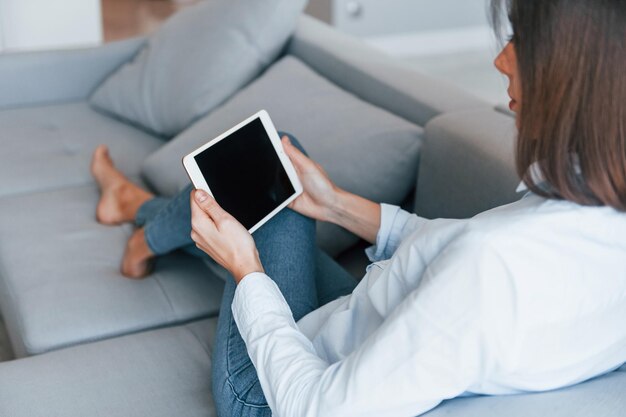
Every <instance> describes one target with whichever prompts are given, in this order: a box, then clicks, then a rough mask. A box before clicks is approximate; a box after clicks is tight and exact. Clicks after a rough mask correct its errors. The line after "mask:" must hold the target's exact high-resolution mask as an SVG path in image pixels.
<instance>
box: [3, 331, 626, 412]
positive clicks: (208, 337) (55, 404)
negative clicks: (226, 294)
mask: <svg viewBox="0 0 626 417" xmlns="http://www.w3.org/2000/svg"><path fill="white" fill-rule="evenodd" d="M215 329H216V320H215V319H211V320H205V321H200V322H195V323H191V324H188V325H186V326H180V327H174V328H167V329H161V330H156V331H150V332H144V333H139V334H134V335H129V336H124V337H120V338H116V339H111V340H106V341H101V342H97V343H91V344H87V345H83V346H76V347H72V348H69V349H64V350H61V351H57V352H52V353H47V354H43V355H39V356H35V357H31V358H26V359H21V360H17V361H14V362H8V363H3V364H0V410H1V411H2V415H7V416H10V417H40V416H41V417H44V416H45V417H51V416H59V417H61V416H62V417H83V416H93V417H98V416H102V417H126V416H137V417H143V416H145V417H148V416H149V417H161V416H163V417H166V416H167V417H169V416H189V417H195V416H198V417H199V416H205V417H209V416H214V415H215V408H214V405H213V401H212V399H211V384H210V382H211V378H210V372H211V371H210V369H211V361H210V351H211V348H212V346H213V340H214V336H215ZM625 390H626V372H625V371H624V370H623V368H622V370H621V371H616V372H613V373H611V374H608V375H605V376H602V377H600V378H596V379H593V380H591V381H587V382H585V383H582V384H579V385H576V386H573V387H570V388H565V389H561V390H557V391H551V392H545V393H535V394H524V395H511V396H497V397H470V398H458V399H454V400H450V401H445V402H444V403H442V404H441V405H440V406H439V407H437V408H435V409H434V410H432V411H431V412H429V413H426V414H425V415H424V416H427V417H443V416H447V417H528V416H550V417H589V416H601V417H621V416H623V411H624V410H625V409H626V396H624V395H623V392H624V391H625Z"/></svg>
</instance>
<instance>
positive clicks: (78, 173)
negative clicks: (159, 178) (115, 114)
mask: <svg viewBox="0 0 626 417" xmlns="http://www.w3.org/2000/svg"><path fill="white" fill-rule="evenodd" d="M0 143H2V152H0V178H2V187H0V197H2V196H6V195H9V194H15V193H25V192H30V191H38V190H46V189H52V188H61V187H66V186H71V185H83V184H89V183H92V182H93V180H92V178H91V174H90V173H89V163H90V160H91V154H92V152H93V150H94V149H95V148H96V146H97V145H98V144H100V143H104V144H107V145H109V147H110V148H111V155H112V157H113V159H114V160H115V163H116V164H117V166H118V167H119V168H120V169H121V170H122V171H123V172H124V173H126V174H127V175H129V176H130V177H133V178H136V177H138V176H139V175H138V174H139V168H140V164H141V161H142V160H143V159H144V158H145V157H146V155H148V154H150V153H151V152H153V151H154V150H155V149H157V148H158V147H159V146H161V145H162V144H163V142H162V141H161V140H159V139H156V138H154V137H153V136H150V135H148V134H146V133H145V132H142V131H140V130H138V129H135V128H133V127H131V126H128V125H126V124H123V123H119V122H117V121H115V120H114V119H111V118H110V117H107V116H104V115H102V114H99V113H97V112H95V111H93V110H92V109H91V108H90V107H89V105H88V104H87V103H85V102H76V103H67V104H58V105H51V106H43V107H30V108H17V109H12V110H0Z"/></svg>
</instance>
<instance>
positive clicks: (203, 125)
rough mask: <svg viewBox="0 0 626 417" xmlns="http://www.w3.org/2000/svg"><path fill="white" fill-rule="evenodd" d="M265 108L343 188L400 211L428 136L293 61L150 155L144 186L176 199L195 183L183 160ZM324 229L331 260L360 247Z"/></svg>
mask: <svg viewBox="0 0 626 417" xmlns="http://www.w3.org/2000/svg"><path fill="white" fill-rule="evenodd" d="M262 108H265V109H266V110H268V112H269V114H270V116H271V117H272V120H273V121H274V123H275V125H276V126H277V129H279V130H284V131H287V132H289V133H292V134H294V135H295V136H296V137H297V138H298V140H299V141H300V142H301V143H302V145H303V146H304V148H305V149H306V150H307V152H308V153H309V155H310V156H311V157H312V158H313V159H314V160H316V161H318V162H319V163H320V164H321V165H322V166H323V167H324V168H325V169H326V171H327V172H328V174H329V175H330V177H331V178H332V179H333V180H334V181H335V182H336V183H337V184H338V185H339V186H340V187H343V188H345V189H347V190H350V191H352V192H355V193H357V194H359V195H362V196H364V197H367V198H370V199H372V200H375V201H386V202H389V203H396V204H399V203H400V202H402V200H403V199H404V197H405V196H406V195H407V194H408V193H409V191H410V190H411V189H412V187H413V184H414V181H415V172H416V170H417V157H418V152H419V147H420V143H421V140H420V139H421V134H422V129H421V128H419V127H418V126H415V125H413V124H411V123H408V122H407V121H405V120H403V119H400V118H399V117H397V116H394V115H393V114H391V113H389V112H387V111H385V110H383V109H380V108H376V107H374V106H372V105H371V104H369V103H366V102H364V101H362V100H359V99H358V98H356V97H354V96H353V95H352V94H349V93H347V92H345V91H343V90H341V89H340V88H338V87H336V86H335V85H333V84H332V83H331V82H329V81H328V80H326V79H324V78H322V77H320V76H319V75H318V74H316V73H315V72H314V71H312V70H311V69H310V68H308V67H307V66H306V65H304V64H303V63H302V62H301V61H299V60H298V59H296V58H294V57H291V56H287V57H285V58H283V59H282V60H281V61H279V62H278V63H276V64H275V65H274V66H273V67H272V68H271V69H269V70H268V71H267V72H266V73H265V74H264V75H263V76H262V77H260V78H259V79H258V80H256V81H255V82H254V83H252V84H251V85H250V86H248V87H247V88H246V89H244V90H242V91H241V92H240V93H238V94H237V95H236V96H235V97H233V98H232V99H231V100H230V101H229V102H228V103H226V104H225V105H224V106H222V107H221V108H219V109H218V110H216V111H215V112H213V113H211V114H210V115H209V116H207V117H205V118H204V119H202V120H201V121H199V122H198V123H197V124H195V125H194V126H192V127H191V128H189V129H188V130H186V131H185V132H183V133H182V134H181V135H179V136H178V137H177V138H175V139H174V140H172V141H171V142H169V143H168V144H167V145H165V146H163V147H162V148H161V149H159V150H158V151H156V152H155V153H154V154H153V155H151V156H150V157H149V158H148V159H147V160H146V162H145V164H144V169H143V172H144V174H145V177H146V179H147V180H148V181H149V182H150V184H152V185H153V186H154V187H155V188H156V189H157V190H159V191H160V192H161V193H164V194H173V193H175V192H176V191H177V190H179V189H180V188H182V187H184V186H185V185H187V184H188V183H189V179H188V177H187V175H186V174H185V171H184V169H183V167H182V164H181V162H180V161H181V159H182V157H183V156H184V155H186V154H187V153H189V152H191V151H192V150H194V149H195V148H197V147H198V146H200V145H203V144H204V143H206V142H207V141H208V140H209V139H212V138H214V137H215V136H217V135H219V134H220V133H222V132H224V131H226V130H227V129H229V128H231V127H232V126H234V125H236V124H237V123H239V122H240V121H241V120H243V119H245V118H246V117H248V116H250V115H251V114H253V113H255V112H257V111H259V110H260V109H262ZM318 227H319V229H318V242H319V243H320V245H321V247H322V248H323V249H325V250H326V251H328V252H329V253H330V254H332V255H336V254H337V253H339V252H341V251H342V250H344V249H346V248H347V247H349V246H352V245H353V244H354V243H355V242H356V240H357V239H356V238H355V237H354V236H353V235H350V234H348V233H347V232H345V231H343V230H342V229H339V228H338V227H335V226H331V225H329V224H322V223H320V224H319V226H318Z"/></svg>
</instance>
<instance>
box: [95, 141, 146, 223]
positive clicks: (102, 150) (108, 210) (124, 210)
mask: <svg viewBox="0 0 626 417" xmlns="http://www.w3.org/2000/svg"><path fill="white" fill-rule="evenodd" d="M91 174H92V175H93V177H94V178H95V179H96V182H97V183H98V185H99V186H100V192H101V195H100V201H99V202H98V207H97V208H96V219H97V220H98V222H100V223H102V224H108V225H114V224H120V223H124V222H130V221H133V220H134V219H135V215H136V214H137V210H139V207H141V205H142V204H143V203H145V202H146V201H148V200H150V199H151V198H152V197H154V196H153V195H152V194H151V193H149V192H148V191H146V190H143V189H142V188H140V187H138V186H137V185H135V184H133V183H132V182H130V180H128V178H126V177H125V176H124V174H122V173H121V172H120V171H119V170H118V169H117V168H115V165H114V164H113V160H112V159H111V156H110V155H109V149H108V148H107V147H106V146H104V145H100V146H98V147H97V148H96V150H95V151H94V153H93V158H92V160H91Z"/></svg>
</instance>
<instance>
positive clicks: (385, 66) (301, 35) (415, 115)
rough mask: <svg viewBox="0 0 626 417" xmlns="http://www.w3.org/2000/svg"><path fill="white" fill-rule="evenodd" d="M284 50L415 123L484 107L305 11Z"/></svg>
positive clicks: (446, 84)
mask: <svg viewBox="0 0 626 417" xmlns="http://www.w3.org/2000/svg"><path fill="white" fill-rule="evenodd" d="M286 53H288V54H291V55H294V56H296V57H298V58H299V59H300V60H302V61H303V62H305V63H306V64H307V65H309V66H310V67H311V68H313V69H314V70H316V71H317V72H318V73H319V74H321V75H322V76H324V77H326V78H328V79H329V80H331V81H332V82H333V83H335V84H337V85H338V86H339V87H341V88H343V89H344V90H346V91H349V92H351V93H353V94H355V95H357V96H359V97H361V98H362V99H364V100H366V101H368V102H370V103H372V104H373V105H375V106H378V107H381V108H383V109H386V110H388V111H391V112H392V113H395V114H396V115H398V116H400V117H403V118H404V119H406V120H408V121H410V122H412V123H415V124H417V125H419V126H424V125H426V123H428V121H429V120H431V119H432V118H434V117H436V116H438V115H440V114H442V113H449V112H453V111H459V110H468V109H481V108H482V109H487V108H489V107H490V104H489V103H487V102H485V101H483V100H480V99H478V98H476V97H474V96H472V95H471V94H469V93H466V92H464V91H463V90H461V89H460V88H458V87H456V86H453V85H451V84H448V83H447V82H445V81H441V80H436V79H433V78H431V77H428V76H426V75H424V74H422V73H420V72H419V70H416V69H415V68H414V67H411V66H410V65H408V64H407V63H406V62H404V61H402V60H400V59H397V58H394V57H392V56H390V55H387V54H385V53H384V52H381V51H379V50H377V49H375V48H374V47H372V46H369V45H367V44H366V43H365V42H363V41H362V40H360V39H358V38H356V37H353V36H351V35H347V34H344V33H341V32H338V31H337V30H336V29H333V28H332V27H330V26H328V25H327V24H325V23H322V22H320V21H319V20H316V19H313V18H311V17H308V16H302V17H301V18H300V22H299V24H298V28H297V29H296V32H295V33H294V35H293V36H292V38H291V41H290V42H289V44H288V45H287V49H286Z"/></svg>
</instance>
